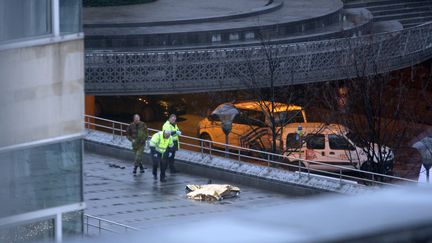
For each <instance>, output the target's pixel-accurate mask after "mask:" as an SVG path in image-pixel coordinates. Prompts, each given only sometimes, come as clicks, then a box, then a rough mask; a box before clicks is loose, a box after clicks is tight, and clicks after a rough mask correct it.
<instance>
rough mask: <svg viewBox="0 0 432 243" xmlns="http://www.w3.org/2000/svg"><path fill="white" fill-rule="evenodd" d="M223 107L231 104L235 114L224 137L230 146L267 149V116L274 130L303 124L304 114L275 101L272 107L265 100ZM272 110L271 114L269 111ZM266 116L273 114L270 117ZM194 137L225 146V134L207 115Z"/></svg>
mask: <svg viewBox="0 0 432 243" xmlns="http://www.w3.org/2000/svg"><path fill="white" fill-rule="evenodd" d="M225 104H231V105H232V106H233V107H235V108H236V109H237V111H238V114H237V115H236V116H235V117H234V120H233V123H232V130H231V133H230V134H229V137H228V141H229V144H231V145H236V146H241V147H245V148H254V149H263V147H269V146H270V141H269V127H270V126H271V122H270V117H274V118H275V125H277V127H278V130H280V128H281V127H283V126H285V125H286V124H288V123H290V122H301V123H305V122H307V120H306V113H305V111H304V110H303V108H302V107H301V106H297V105H289V104H284V103H278V102H275V103H274V107H272V103H271V102H269V101H261V102H258V101H242V102H235V103H225ZM222 105H224V104H221V106H222ZM216 109H217V108H216ZM272 109H273V111H274V112H269V111H270V110H272ZM270 114H273V115H272V116H270ZM198 135H199V137H200V138H202V139H206V140H211V141H214V142H219V143H225V134H224V132H223V131H222V128H221V121H220V119H219V117H218V116H217V115H210V116H208V117H207V118H205V119H203V120H201V121H200V122H199V128H198ZM257 140H260V142H259V143H258V142H257ZM263 142H264V144H263ZM258 144H261V145H260V146H261V147H256V146H258ZM215 146H217V145H215Z"/></svg>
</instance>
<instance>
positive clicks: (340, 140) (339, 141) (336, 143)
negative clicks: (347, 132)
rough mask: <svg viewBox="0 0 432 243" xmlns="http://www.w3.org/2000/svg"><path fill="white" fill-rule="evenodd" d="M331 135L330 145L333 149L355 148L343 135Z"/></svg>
mask: <svg viewBox="0 0 432 243" xmlns="http://www.w3.org/2000/svg"><path fill="white" fill-rule="evenodd" d="M328 137H329V145H330V148H331V149H337V150H353V149H354V147H353V146H352V145H351V144H350V143H349V142H348V140H347V139H345V138H344V137H342V136H338V135H334V134H330V135H328Z"/></svg>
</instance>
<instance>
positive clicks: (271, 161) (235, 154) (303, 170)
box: [84, 115, 419, 185]
mask: <svg viewBox="0 0 432 243" xmlns="http://www.w3.org/2000/svg"><path fill="white" fill-rule="evenodd" d="M84 119H85V121H84V122H85V128H87V129H89V130H100V131H104V132H108V133H110V134H112V138H113V139H112V141H113V142H116V141H119V140H120V141H122V140H123V139H124V135H125V134H126V129H127V127H128V126H129V124H127V123H123V122H118V121H114V120H110V119H105V118H100V117H96V116H91V115H85V117H84ZM148 130H149V131H150V132H151V133H155V132H158V131H160V130H157V129H152V128H149V129H148ZM180 145H182V146H183V147H186V148H188V150H193V151H196V152H199V153H201V156H202V158H204V157H205V156H209V158H210V159H212V158H213V156H219V157H229V158H230V159H235V160H237V161H239V162H249V163H254V164H257V165H260V166H265V167H281V168H286V169H288V170H291V171H294V172H296V173H297V174H298V176H299V177H302V176H307V177H310V176H311V174H319V175H324V176H331V177H332V178H333V179H334V178H336V179H338V180H339V182H340V183H342V182H345V181H346V180H352V181H354V182H357V183H362V184H365V185H397V184H398V183H413V184H418V183H419V182H417V181H415V180H410V179H406V178H402V177H397V176H391V175H384V174H379V173H375V172H369V171H364V170H359V169H356V168H354V167H353V168H350V167H345V166H339V165H334V164H328V163H322V162H318V161H313V160H306V159H296V161H295V162H289V161H287V159H286V156H285V155H283V154H276V153H271V152H267V151H261V150H256V149H250V148H244V147H239V146H235V145H231V144H225V143H219V142H214V141H211V140H205V139H201V138H196V137H191V136H186V135H181V139H180ZM227 146H228V151H225V150H224V149H225V148H226V147H227ZM315 166H322V167H325V168H327V169H318V168H314V167H315Z"/></svg>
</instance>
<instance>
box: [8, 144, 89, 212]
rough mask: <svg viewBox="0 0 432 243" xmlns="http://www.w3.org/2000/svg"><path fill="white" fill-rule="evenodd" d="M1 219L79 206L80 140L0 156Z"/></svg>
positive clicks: (80, 186)
mask: <svg viewBox="0 0 432 243" xmlns="http://www.w3.org/2000/svg"><path fill="white" fill-rule="evenodd" d="M0 163H1V164H2V170H0V185H2V187H1V189H0V201H1V202H3V203H2V207H0V218H1V217H5V216H10V215H15V214H20V213H25V212H29V211H34V210H39V209H44V208H50V207H56V206H61V205H65V204H71V203H78V202H82V201H83V198H82V194H83V193H82V174H81V172H82V140H81V139H77V140H74V141H67V142H60V143H56V144H50V145H42V146H38V147H32V148H27V149H22V150H16V151H8V152H4V153H0Z"/></svg>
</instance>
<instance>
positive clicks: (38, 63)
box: [0, 39, 84, 147]
mask: <svg viewBox="0 0 432 243" xmlns="http://www.w3.org/2000/svg"><path fill="white" fill-rule="evenodd" d="M83 53H84V46H83V40H82V39H81V40H74V41H67V42H61V43H56V44H48V45H41V46H32V47H26V48H18V49H10V50H4V51H0V83H1V89H0V104H1V106H0V126H1V127H2V128H0V147H3V146H10V145H14V144H21V143H25V142H31V141H37V140H41V139H48V138H54V137H59V136H65V135H70V134H76V133H82V132H83V128H84V126H83V118H82V114H83V112H84V91H83V90H84V60H83ZM4 128H7V129H4Z"/></svg>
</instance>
